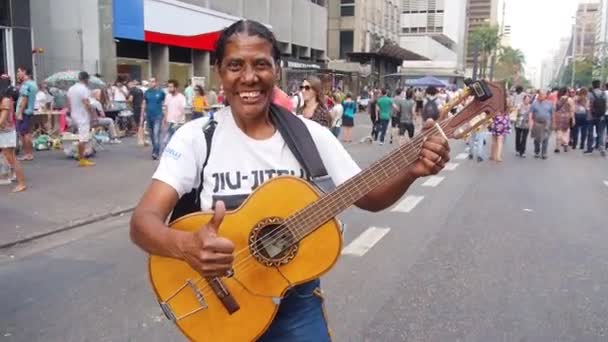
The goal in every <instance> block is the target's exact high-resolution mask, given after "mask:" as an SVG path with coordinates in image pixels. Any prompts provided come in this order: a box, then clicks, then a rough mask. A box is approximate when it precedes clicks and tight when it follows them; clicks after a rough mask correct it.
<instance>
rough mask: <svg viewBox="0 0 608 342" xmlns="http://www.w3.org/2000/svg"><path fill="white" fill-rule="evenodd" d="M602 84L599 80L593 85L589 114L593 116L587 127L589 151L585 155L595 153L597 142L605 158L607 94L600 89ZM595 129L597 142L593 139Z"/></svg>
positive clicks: (590, 94)
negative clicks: (594, 146)
mask: <svg viewBox="0 0 608 342" xmlns="http://www.w3.org/2000/svg"><path fill="white" fill-rule="evenodd" d="M600 84H601V83H600V81H599V80H594V81H593V82H592V83H591V85H592V87H593V89H592V90H591V92H590V93H589V113H590V114H591V115H590V119H589V121H588V126H587V150H585V152H584V153H585V154H591V153H593V143H594V142H595V143H596V144H597V149H598V150H599V151H600V154H601V155H602V157H605V156H606V151H605V138H604V133H605V125H606V94H605V93H604V92H603V91H602V89H600ZM594 127H595V131H596V133H597V141H594V139H593V128H594Z"/></svg>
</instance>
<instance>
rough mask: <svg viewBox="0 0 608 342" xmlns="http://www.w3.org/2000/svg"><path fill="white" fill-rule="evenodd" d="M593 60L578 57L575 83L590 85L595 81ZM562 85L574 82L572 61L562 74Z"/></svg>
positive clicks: (576, 84)
mask: <svg viewBox="0 0 608 342" xmlns="http://www.w3.org/2000/svg"><path fill="white" fill-rule="evenodd" d="M593 67H594V65H593V61H592V60H591V59H590V58H585V59H577V60H576V62H575V70H574V72H575V76H574V85H575V86H579V87H589V86H591V82H592V81H593ZM560 83H561V85H567V86H569V85H570V84H572V63H570V64H569V65H568V66H567V67H566V68H565V69H564V72H563V74H562V79H561V82H560Z"/></svg>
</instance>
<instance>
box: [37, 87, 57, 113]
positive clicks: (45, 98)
mask: <svg viewBox="0 0 608 342" xmlns="http://www.w3.org/2000/svg"><path fill="white" fill-rule="evenodd" d="M51 102H53V97H52V96H51V95H50V94H47V93H45V92H44V91H42V90H39V91H38V92H37V93H36V102H35V103H34V108H35V109H37V110H40V109H44V108H46V104H47V103H51Z"/></svg>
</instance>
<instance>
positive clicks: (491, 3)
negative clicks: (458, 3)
mask: <svg viewBox="0 0 608 342" xmlns="http://www.w3.org/2000/svg"><path fill="white" fill-rule="evenodd" d="M498 12H499V0H468V4H467V59H466V62H467V68H469V69H470V68H472V67H473V60H474V58H473V57H474V55H475V46H474V44H472V41H471V34H472V33H473V32H474V31H475V29H476V28H478V27H479V26H481V25H484V24H486V23H487V24H491V25H497V24H498V18H499V15H498V14H499V13H498Z"/></svg>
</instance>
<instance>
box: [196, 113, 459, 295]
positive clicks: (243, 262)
mask: <svg viewBox="0 0 608 342" xmlns="http://www.w3.org/2000/svg"><path fill="white" fill-rule="evenodd" d="M454 117H456V115H454V116H451V117H449V118H447V119H445V120H443V122H441V123H439V124H438V125H439V127H440V128H441V129H442V130H444V134H445V129H446V128H447V124H448V123H449V122H450V121H452V119H453V118H454ZM436 127H437V126H433V129H432V130H436ZM454 130H455V129H450V130H448V131H447V132H448V134H452V133H453V131H454ZM430 131H431V130H429V131H427V132H425V133H424V134H420V135H419V136H418V137H417V138H415V139H414V140H412V141H411V142H410V143H408V145H411V146H408V147H406V148H404V149H403V151H401V149H400V148H398V149H395V150H393V151H391V152H390V153H389V154H388V155H387V157H386V158H384V159H383V160H384V161H390V163H389V164H388V166H390V167H395V168H397V170H395V171H398V170H399V169H400V168H401V167H400V166H399V164H396V163H395V161H394V160H392V158H393V157H396V156H397V155H398V154H402V153H403V152H405V151H407V150H408V148H411V149H410V151H408V152H407V153H410V152H412V150H415V149H416V148H418V146H415V145H416V144H414V141H415V140H417V139H419V138H421V137H426V136H427V135H431V134H432V133H431V132H430ZM437 131H438V130H437ZM438 132H439V131H438ZM402 157H403V156H402ZM383 160H380V161H377V162H375V163H374V164H372V166H370V167H368V169H371V168H373V167H374V166H377V165H376V164H379V163H380V162H382V161H383ZM406 162H408V163H409V161H408V159H407V158H406ZM383 171H385V170H383ZM385 173H386V171H385ZM364 180H365V179H364ZM366 182H367V181H366ZM368 185H369V184H368ZM376 186H377V185H376ZM346 195H348V198H349V201H350V200H352V199H350V197H351V196H350V195H352V193H348V192H347V193H345V196H336V198H338V199H344V197H347V196H346ZM355 196H358V195H355ZM332 202H336V201H331V202H329V203H328V204H327V205H326V207H325V208H323V209H324V214H327V213H326V212H325V211H326V210H328V209H329V210H330V209H331V207H330V206H329V205H330V204H331V205H334V204H335V203H332ZM316 203H318V201H316V202H314V203H312V204H310V205H308V206H307V207H305V208H303V209H301V210H300V212H302V211H304V210H306V209H307V208H310V207H312V206H313V205H314V204H316ZM290 221H292V220H290V219H288V220H286V221H285V222H284V223H283V224H281V225H279V226H278V227H277V228H276V229H275V230H274V231H273V232H277V231H279V230H283V232H285V231H284V229H282V228H287V229H288V230H289V231H291V229H289V228H288V227H286V226H287V225H286V224H287V223H288V222H290ZM293 221H294V222H297V221H298V220H293ZM312 221H314V218H312V219H306V220H302V219H301V220H300V222H298V223H299V224H303V223H310V222H312ZM294 222H291V223H292V224H293V223H294ZM323 224H324V223H323V222H322V223H321V224H320V225H323ZM282 226H285V227H282ZM271 233H272V232H271ZM285 233H287V232H285ZM278 234H279V233H278V232H277V233H276V234H274V235H278ZM269 235H270V233H269ZM305 236H306V235H304V237H305ZM277 239H278V237H277ZM300 239H301V238H299V239H298V240H300ZM248 249H249V248H243V249H242V250H241V251H240V252H237V255H235V259H236V256H238V254H241V253H242V252H243V251H246V250H248ZM252 257H253V256H252V255H249V256H246V257H245V258H242V260H240V261H239V262H238V263H237V264H235V265H234V266H233V270H234V271H235V272H236V270H235V269H236V268H237V267H239V266H243V267H242V269H240V270H239V274H244V273H247V272H248V271H249V270H250V269H252V267H247V266H250V265H256V264H255V263H254V264H246V262H248V261H249V260H250V259H251V258H252ZM202 279H203V278H202V277H201V278H200V279H198V280H196V281H195V284H196V283H198V282H199V281H200V280H202ZM207 290H211V291H210V293H208V291H207ZM199 291H201V292H203V293H204V294H206V295H208V294H212V293H213V290H212V289H211V288H210V287H209V286H204V287H202V288H199Z"/></svg>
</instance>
